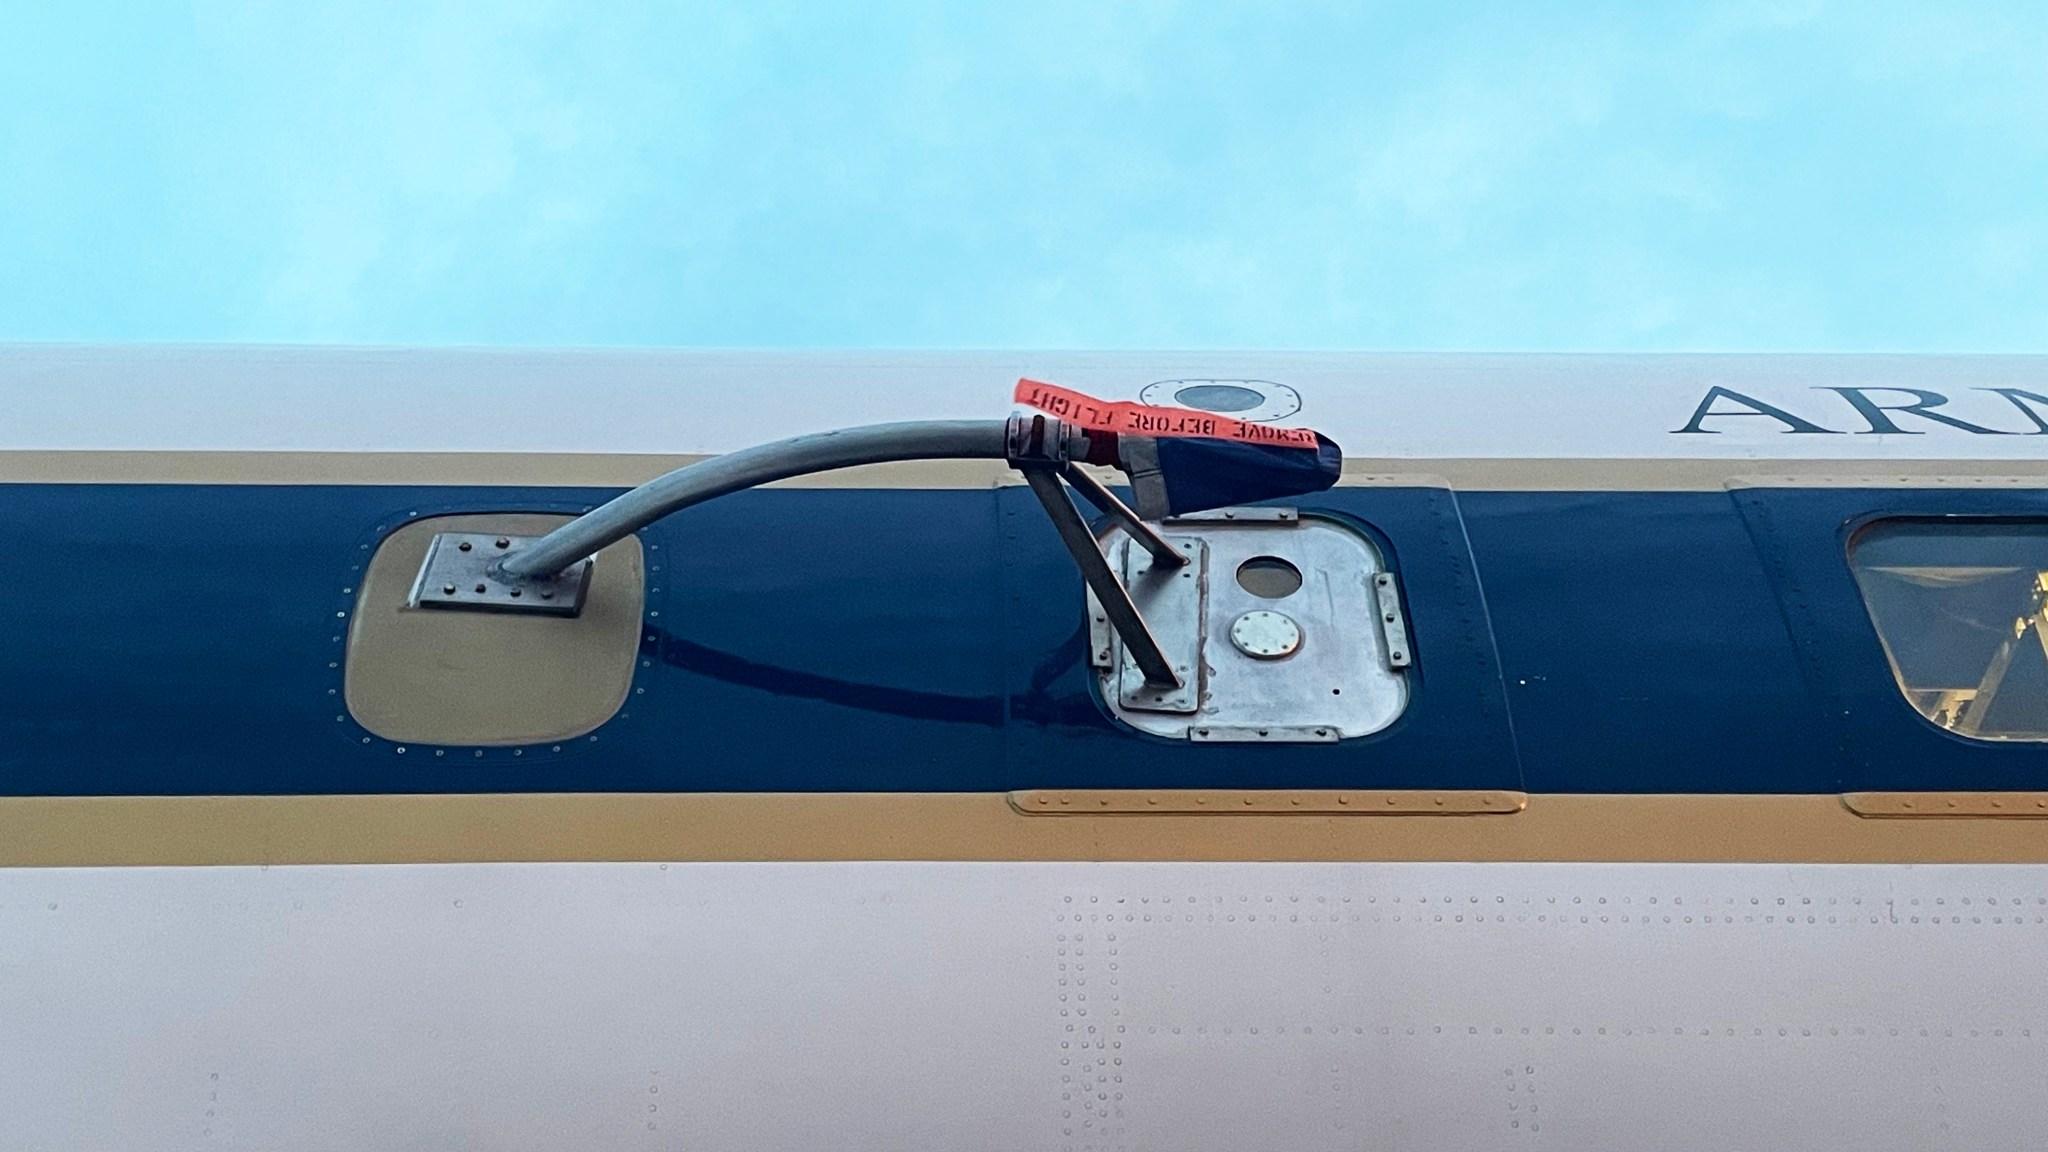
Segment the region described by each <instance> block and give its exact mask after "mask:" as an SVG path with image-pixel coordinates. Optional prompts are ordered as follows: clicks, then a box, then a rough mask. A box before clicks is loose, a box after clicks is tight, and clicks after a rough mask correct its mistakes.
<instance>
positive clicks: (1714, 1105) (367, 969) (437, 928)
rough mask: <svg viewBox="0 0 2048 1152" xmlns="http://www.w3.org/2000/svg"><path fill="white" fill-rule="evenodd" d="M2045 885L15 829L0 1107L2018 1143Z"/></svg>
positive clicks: (590, 1137)
mask: <svg viewBox="0 0 2048 1152" xmlns="http://www.w3.org/2000/svg"><path fill="white" fill-rule="evenodd" d="M1019 819H1022V817H1019ZM1131 819H1141V818H1135V817H1134V818H1131ZM1474 819H1477V820H1483V821H1486V822H1488V823H1489V824H1491V823H1495V822H1499V821H1508V820H1513V819H1516V817H1489V816H1482V817H1474ZM2044 921H2048V868H2044V867H2041V866H1954V867H1906V866H1882V865H1877V866H1841V865H1838V866H1816V865H1805V866H1796V865H1794V866H1788V865H1751V866H1742V865H1694V866H1670V865H1663V866H1658V865H1524V864H1498V865H1459V864H1436V865H1430V864H1377V865H1370V864H1337V865H1273V864H1268V865H1261V864H1235V865H1199V864H1157V865H1094V864H1069V865H1058V864H1036V865H957V864H954V865H942V864H870V865H858V864H854V865H849V864H814V865H681V864H677V865H663V864H654V863H648V864H615V865H593V864H559V865H425V866H385V867H290V868H287V867H276V868H268V869H263V868H253V867H239V868H169V869H119V868H105V869H84V870H72V869H20V870H8V871H0V968H4V970H5V971H6V973H7V975H8V978H7V979H6V980H5V981H0V1029H4V1034H5V1035H6V1037H7V1038H8V1040H7V1042H6V1043H5V1044H0V1115H4V1116H5V1117H6V1124H5V1132H6V1139H5V1143H6V1145H7V1146H8V1147H10V1148H23V1149H33V1148H55V1149H78V1148H120V1149H124V1150H128V1152H158V1150H173V1149H176V1150H190V1149H199V1148H207V1149H228V1150H270V1149H278V1148H295V1149H318V1150H326V1152H359V1150H360V1152H371V1150H377V1152H381V1150H385V1149H392V1148H490V1149H497V1150H503V1152H524V1150H531V1152H541V1150H549V1152H552V1150H556V1149H562V1148H578V1149H589V1150H593V1152H610V1150H632V1152H644V1150H647V1149H667V1148H688V1149H696V1150H706V1152H717V1150H735V1152H737V1150H746V1152H778V1150H784V1149H792V1150H794V1149H801V1150H804V1152H810V1150H813V1149H818V1148H875V1149H883V1148H887V1149H898V1148H933V1149H939V1148H945V1149H952V1148H1029V1149H1067V1148H1072V1149H1074V1150H1075V1152H1087V1150H1094V1152H1108V1150H1116V1149H1123V1150H1127V1152H1136V1150H1138V1149H1147V1148H1174V1149H1184V1150H1187V1152H1211V1150H1214V1152H1241V1150H1243V1149H1250V1148H1262V1149H1263V1148H1286V1149H1292V1150H1296V1152H1324V1150H1330V1152H1335V1150H1339V1149H1343V1150H1351V1149H1358V1148H1406V1149H1458V1150H1477V1152H1491V1150H1505V1149H1560V1150H1563V1149H1570V1150H1585V1152H1636V1150H1639V1149H1644V1148H1657V1149H1665V1150H1670V1152H1726V1150H1727V1149H1731V1148H1743V1149H1764V1148H1768V1149H1799V1150H1801V1152H1894V1150H1898V1152H1904V1150H1907V1149H1913V1150H1919V1149H1934V1148H1955V1149H2018V1148H2033V1147H2038V1146H2039V1143H2040V1119H2039V1108H2040V1103H2039V1102H2040V1097H2041V1092H2042V1089H2043V1087H2044V1085H2048V1071H2044V1070H2048V1005H2044V1004H2043V1001H2042V999H2041V997H2040V996H2039V995H2038V985H2039V981H2040V974H2041V972H2042V971H2043V970H2044V969H2048V922H2044Z"/></svg>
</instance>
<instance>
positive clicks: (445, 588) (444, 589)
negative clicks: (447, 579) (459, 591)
mask: <svg viewBox="0 0 2048 1152" xmlns="http://www.w3.org/2000/svg"><path fill="white" fill-rule="evenodd" d="M441 594H442V595H443V596H453V595H455V585H453V584H443V585H441Z"/></svg>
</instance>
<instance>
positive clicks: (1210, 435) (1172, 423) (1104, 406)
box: [1010, 380, 1316, 449]
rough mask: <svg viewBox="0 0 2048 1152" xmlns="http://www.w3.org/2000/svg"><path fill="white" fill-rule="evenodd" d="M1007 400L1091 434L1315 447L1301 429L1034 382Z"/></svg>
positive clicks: (1023, 383)
mask: <svg viewBox="0 0 2048 1152" xmlns="http://www.w3.org/2000/svg"><path fill="white" fill-rule="evenodd" d="M1010 399H1011V401H1012V402H1014V403H1017V404H1021V405H1023V406H1024V407H1026V408H1035V409H1037V410H1038V411H1040V412H1043V413H1045V414H1046V415H1048V416H1057V417H1059V418H1060V419H1062V420H1064V421H1066V422H1067V423H1069V424H1073V425H1076V426H1077V427H1081V428H1086V429H1088V430H1089V431H1091V432H1115V433H1118V434H1120V435H1128V436H1200V437H1204V438H1206V439H1210V440H1236V441H1239V442H1241V443H1245V444H1274V445H1279V446H1281V447H1286V448H1310V449H1313V448H1314V447H1316V434H1315V433H1314V432H1312V431H1310V430H1309V429H1307V428H1275V427H1273V426H1272V425H1270V424H1253V423H1251V422H1249V421H1245V420H1238V419H1235V418H1233V417H1230V416H1225V415H1222V414H1220V413H1216V412H1197V411H1194V410H1192V409H1187V408H1154V407H1152V406H1151V405H1149V404H1134V403H1132V402H1130V401H1128V400H1097V399H1096V398H1094V397H1093V396H1086V395H1083V394H1082V393H1079V392H1076V391H1074V390H1073V389H1071V388H1062V387H1060V386H1059V385H1057V384H1047V383H1044V382H1042V381H1038V380H1019V381H1017V391H1016V393H1015V394H1014V395H1012V396H1011V397H1010Z"/></svg>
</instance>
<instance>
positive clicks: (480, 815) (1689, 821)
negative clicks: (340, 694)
mask: <svg viewBox="0 0 2048 1152" xmlns="http://www.w3.org/2000/svg"><path fill="white" fill-rule="evenodd" d="M578 860H619V861H636V860H637V861H661V860H674V861H693V860H737V861H758V860H1074V861H1087V860H1214V861H1241V860H1297V861H1406V860H1416V861H1457V860H1464V861H1612V862H1643V863H1650V862H1670V863H1721V862H1738V863H1739V862H1769V863H1871V864H1876V863H2007V864H2016V863H2048V835H2044V834H2043V828H2042V826H2041V825H2040V824H2038V823H2036V822H2034V821H2031V820H1871V819H1866V818H1864V817H1862V816H1859V815H1858V814H1857V813H1855V812H1853V811H1851V810H1850V809H1849V808H1848V807H1847V806H1846V805H1845V804H1844V803H1843V799H1842V797H1841V796H1839V795H1835V794H1820V795H1791V796H1766V795H1737V796H1728V795H1713V796H1687V795H1676V796H1671V795H1619V796H1617V795H1557V794H1538V795H1534V796H1531V797H1530V798H1529V804H1528V808H1527V809H1526V810H1525V811H1523V812H1521V813H1519V814H1517V815H1516V816H1515V817H1514V818H1513V819H1493V818H1486V817H1472V818H1467V819H1440V820H1426V819H1403V820H1359V819H1354V818H1352V817H1349V816H1337V815H1329V814H1325V813H1304V814H1298V815H1297V814H1294V813H1289V814H1286V815H1281V814H1277V813H1276V814H1273V815H1269V816H1264V817H1262V818H1260V819H1256V820H1245V819H1237V820H1217V819H1214V818H1211V817H1209V816H1206V815H1194V814H1189V813H1178V812H1176V813H1165V814H1160V815H1154V816H1148V817H1147V818H1145V819H1142V820H1141V819H1133V818H1131V817H1129V816H1124V815H1115V814H1110V815H1103V814H1095V815H1089V816H1079V815H1076V816H1069V817H1065V818H1062V819H1057V820H1048V819H1044V818H1042V817H1037V816H1025V815H1022V814H1020V813H1019V812H1018V811H1017V810H1016V809H1015V808H1014V807H1012V805H1011V803H1010V798H1009V797H1008V796H1007V795H1005V794H1004V793H1000V792H967V793H932V792H926V793H804V794H784V793H691V794H665V793H664V794H580V793H575V794H545V793H520V794H495V795H420V796H174V797H161V796H110V797H9V798H0V866H99V865H130V866H134V865H189V864H400V863H405V864H412V863H452V862H496V861H578Z"/></svg>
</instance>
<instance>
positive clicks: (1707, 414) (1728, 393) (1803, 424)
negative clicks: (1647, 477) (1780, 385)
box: [1678, 384, 1840, 436]
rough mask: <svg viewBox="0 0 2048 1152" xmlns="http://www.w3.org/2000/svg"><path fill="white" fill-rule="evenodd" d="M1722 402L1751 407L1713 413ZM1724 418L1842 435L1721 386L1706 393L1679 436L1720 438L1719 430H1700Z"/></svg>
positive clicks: (1796, 430) (1791, 430)
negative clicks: (1743, 418)
mask: <svg viewBox="0 0 2048 1152" xmlns="http://www.w3.org/2000/svg"><path fill="white" fill-rule="evenodd" d="M1722 400H1727V401H1730V402H1731V403H1735V404H1743V405H1747V406H1748V407H1747V408H1746V409H1729V410H1724V411H1716V410H1715V409H1714V405H1715V404H1716V403H1717V402H1719V401H1722ZM1724 416H1768V417H1770V418H1771V419H1773V420H1776V421H1777V422H1778V423H1780V424H1783V425H1784V426H1785V431H1786V432H1787V433H1792V432H1820V433H1825V434H1829V435H1840V433H1839V432H1837V431H1836V430H1835V429H1833V428H1823V427H1821V426H1820V425H1818V424H1815V423H1814V422H1813V421H1811V420H1801V419H1800V418H1799V417H1797V416H1794V415H1793V414H1791V413H1790V412H1787V411H1785V410H1784V409H1783V408H1779V407H1777V406H1776V405H1773V404H1766V403H1764V402H1763V401H1761V400H1758V399H1757V398H1756V397H1754V396H1744V395H1743V394H1742V393H1740V392H1736V391H1733V390H1732V389H1728V388H1723V387H1721V386H1720V385H1718V384H1716V385H1714V386H1713V387H1711V388H1709V389H1707V394H1706V395H1705V396H1704V397H1701V399H1700V406H1699V407H1697V408H1695V409H1693V412H1692V419H1691V420H1688V421H1687V422H1686V425H1685V427H1683V428H1680V429H1678V432H1680V433H1684V432H1695V433H1699V434H1700V435H1703V436H1719V435H1720V434H1721V430H1720V429H1719V428H1703V427H1701V426H1700V424H1701V421H1704V420H1709V419H1714V418H1718V417H1724Z"/></svg>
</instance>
